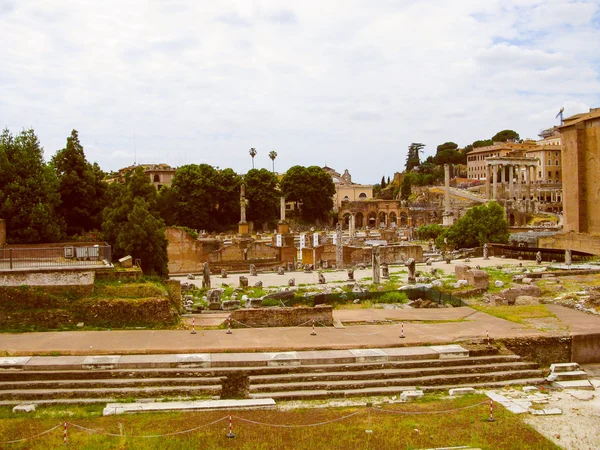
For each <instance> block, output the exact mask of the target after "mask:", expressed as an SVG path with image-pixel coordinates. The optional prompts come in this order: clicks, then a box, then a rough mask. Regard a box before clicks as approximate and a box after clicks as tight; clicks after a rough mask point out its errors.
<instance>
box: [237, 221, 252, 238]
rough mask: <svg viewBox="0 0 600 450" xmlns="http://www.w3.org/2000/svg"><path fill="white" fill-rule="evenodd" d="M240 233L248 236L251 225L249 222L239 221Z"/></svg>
mask: <svg viewBox="0 0 600 450" xmlns="http://www.w3.org/2000/svg"><path fill="white" fill-rule="evenodd" d="M238 233H239V234H241V235H242V236H247V235H249V234H250V225H249V224H248V222H245V221H244V222H239V223H238Z"/></svg>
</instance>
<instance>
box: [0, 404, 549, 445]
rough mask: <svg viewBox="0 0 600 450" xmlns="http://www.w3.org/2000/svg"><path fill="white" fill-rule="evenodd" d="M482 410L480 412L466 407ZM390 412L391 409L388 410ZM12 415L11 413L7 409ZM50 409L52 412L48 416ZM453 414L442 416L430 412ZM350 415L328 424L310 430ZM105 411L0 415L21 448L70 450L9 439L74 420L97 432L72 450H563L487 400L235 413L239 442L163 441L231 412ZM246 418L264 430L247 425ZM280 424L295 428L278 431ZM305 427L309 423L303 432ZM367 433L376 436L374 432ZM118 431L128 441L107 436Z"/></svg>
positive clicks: (221, 437) (216, 430) (72, 435)
mask: <svg viewBox="0 0 600 450" xmlns="http://www.w3.org/2000/svg"><path fill="white" fill-rule="evenodd" d="M471 405H477V406H474V407H472V408H466V409H460V408H465V407H468V406H471ZM382 409H385V410H387V411H382ZM448 410H452V411H448ZM5 411H6V410H5ZM44 411H46V412H44ZM438 411H446V412H442V413H437V414H424V413H428V412H429V413H431V412H438ZM354 413H356V414H355V415H353V416H351V417H347V418H346V419H344V420H340V421H337V422H333V423H328V424H324V425H320V426H306V425H310V424H316V423H321V422H328V421H331V420H335V419H339V418H342V417H344V416H349V415H351V414H354ZM97 414H98V413H97V412H96V413H89V414H86V413H81V411H79V412H75V413H73V414H72V415H71V414H69V410H68V409H67V410H65V409H64V408H63V409H62V410H61V409H60V408H59V407H54V408H46V409H45V410H44V409H41V410H38V411H37V412H36V413H34V415H33V416H26V417H23V416H18V417H12V416H10V415H7V413H4V414H1V413H0V417H3V418H1V419H0V447H1V448H15V449H32V450H35V449H49V448H64V447H63V445H62V427H59V428H58V429H56V430H54V431H53V432H51V433H49V434H47V435H45V436H41V437H39V438H37V439H35V440H31V441H27V442H23V443H16V444H3V443H2V442H3V441H7V440H10V439H18V438H22V437H27V436H32V435H34V434H36V433H40V432H42V431H45V430H47V429H49V428H51V427H53V426H54V425H56V424H58V423H61V422H62V421H63V420H67V421H68V422H69V423H73V424H77V425H79V426H82V427H86V428H89V429H93V430H97V433H90V432H88V431H85V430H82V429H77V428H74V427H73V426H71V425H69V434H68V440H69V443H70V447H71V448H78V449H117V448H118V449H197V448H202V449H223V448H236V449H252V450H257V449H295V450H296V449H299V450H301V449H340V450H347V449H349V448H352V449H368V448H371V449H419V448H431V447H447V446H459V445H470V446H472V447H479V448H482V449H515V450H516V449H518V450H526V449H532V450H533V449H535V450H546V449H548V450H550V449H551V450H556V449H559V447H557V446H556V445H555V444H553V443H552V442H550V441H548V440H547V439H546V438H544V437H543V436H541V435H540V434H538V433H537V432H535V431H534V430H533V429H532V428H531V427H529V426H528V425H525V424H524V423H523V422H522V421H521V419H520V418H519V416H516V415H514V414H512V413H509V412H508V411H506V410H504V409H503V408H501V407H498V408H496V410H495V414H494V415H495V418H496V421H495V422H491V423H490V422H487V421H486V419H487V418H488V417H489V406H488V403H487V401H486V398H485V397H483V396H468V397H463V398H458V399H454V400H440V399H433V400H426V401H423V402H419V403H414V404H413V403H410V404H390V405H385V406H384V407H383V408H381V409H379V408H374V409H372V408H366V407H362V408H319V409H303V410H293V411H275V410H271V411H235V412H234V413H233V416H234V419H233V431H234V433H235V434H236V437H235V438H234V439H229V438H227V436H226V435H227V431H228V429H227V428H228V421H227V419H225V420H222V421H220V422H218V423H216V424H213V425H209V426H207V427H205V428H201V429H198V430H195V431H191V432H188V433H181V434H177V435H172V436H168V437H159V438H144V437H133V436H147V435H161V434H169V433H175V432H178V431H184V430H190V429H193V428H196V427H200V426H202V425H207V424H210V423H211V422H214V421H216V420H218V419H220V418H223V417H225V416H226V415H227V413H226V412H223V411H213V412H188V413H160V414H151V413H148V414H139V415H123V416H108V417H98V416H95V415H97ZM240 418H243V419H248V420H252V421H256V422H260V423H261V424H251V423H248V422H243V421H241V420H240ZM274 425H295V426H293V427H275V426H274ZM298 425H305V426H304V427H300V426H298ZM366 430H372V432H371V433H367V432H366ZM106 433H112V434H117V435H122V436H107V435H106Z"/></svg>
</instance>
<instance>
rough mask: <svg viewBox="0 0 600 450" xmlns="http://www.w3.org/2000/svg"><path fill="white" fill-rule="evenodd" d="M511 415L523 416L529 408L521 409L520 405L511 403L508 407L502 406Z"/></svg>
mask: <svg viewBox="0 0 600 450" xmlns="http://www.w3.org/2000/svg"><path fill="white" fill-rule="evenodd" d="M502 406H504V407H505V408H506V409H508V410H509V411H510V412H511V413H513V414H525V413H526V412H528V411H529V408H523V407H522V406H521V405H517V404H515V403H511V404H510V405H502Z"/></svg>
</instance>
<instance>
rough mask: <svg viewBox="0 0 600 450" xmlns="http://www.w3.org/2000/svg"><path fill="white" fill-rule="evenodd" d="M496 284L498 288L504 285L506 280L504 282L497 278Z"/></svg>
mask: <svg viewBox="0 0 600 450" xmlns="http://www.w3.org/2000/svg"><path fill="white" fill-rule="evenodd" d="M494 286H496V287H497V288H501V287H504V282H502V281H500V280H496V281H494Z"/></svg>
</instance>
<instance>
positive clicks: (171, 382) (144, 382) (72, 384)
mask: <svg viewBox="0 0 600 450" xmlns="http://www.w3.org/2000/svg"><path fill="white" fill-rule="evenodd" d="M220 384H221V379H220V378H208V377H198V378H133V379H113V378H111V379H100V380H41V381H8V382H7V381H2V382H0V393H1V392H2V391H6V390H18V389H28V390H30V389H93V388H107V389H112V388H118V387H130V388H143V387H153V386H196V387H197V386H217V385H220Z"/></svg>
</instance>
